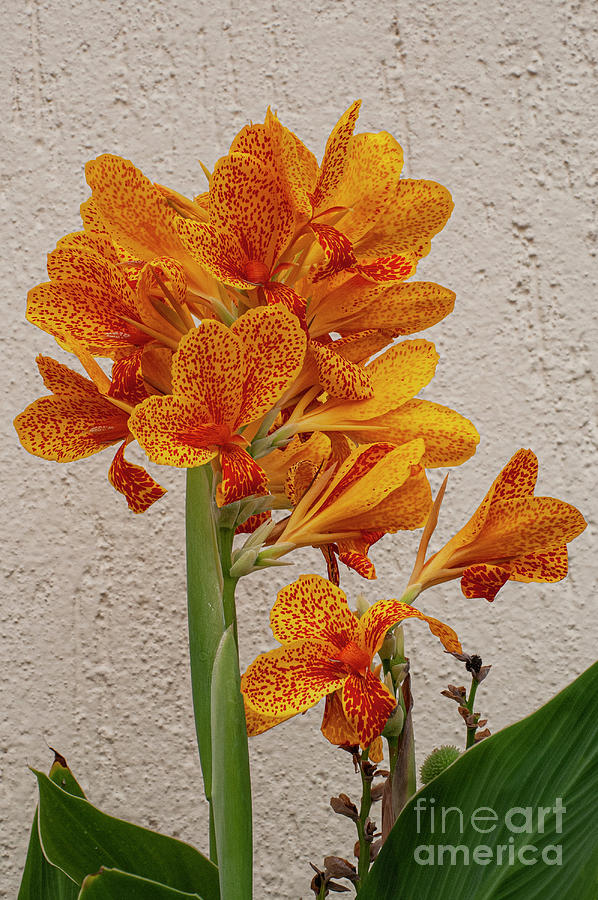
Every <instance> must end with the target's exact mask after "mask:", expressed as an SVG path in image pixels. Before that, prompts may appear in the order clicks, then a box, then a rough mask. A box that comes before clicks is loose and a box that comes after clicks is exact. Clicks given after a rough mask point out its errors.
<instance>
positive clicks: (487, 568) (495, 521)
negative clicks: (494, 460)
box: [411, 450, 586, 600]
mask: <svg viewBox="0 0 598 900" xmlns="http://www.w3.org/2000/svg"><path fill="white" fill-rule="evenodd" d="M537 476H538V460H537V457H536V456H535V454H534V453H532V451H531V450H518V451H517V453H516V454H515V455H514V456H513V457H512V459H511V460H510V461H509V462H508V463H507V465H506V466H505V467H504V469H503V470H502V472H501V473H500V474H499V475H498V477H497V478H496V479H495V481H494V482H493V484H492V486H491V487H490V490H489V491H488V493H487V494H486V496H485V497H484V499H483V500H482V502H481V504H480V506H479V507H478V509H477V510H476V511H475V513H474V514H473V516H472V517H471V519H470V520H469V522H468V523H467V524H466V525H464V527H463V528H462V529H461V530H460V531H459V532H458V533H457V534H456V535H455V536H454V537H453V538H451V540H450V541H449V542H448V544H446V545H445V546H444V547H443V548H442V550H440V551H439V552H438V553H436V554H434V556H432V557H430V559H429V560H428V562H426V563H425V565H424V566H423V568H422V569H421V570H420V571H419V572H417V571H416V572H414V574H413V576H412V578H411V581H412V582H419V583H421V584H422V585H423V587H429V586H431V585H433V584H440V583H442V582H444V581H449V580H451V579H453V578H459V577H460V578H461V590H462V591H463V593H464V595H465V596H466V597H484V598H485V599H486V600H494V598H495V597H496V595H497V593H498V591H499V590H500V589H501V587H502V586H503V585H504V584H506V582H507V581H509V580H511V581H524V582H530V581H537V582H551V581H560V580H561V579H563V578H564V577H565V576H566V574H567V544H568V543H569V541H572V540H573V539H574V538H576V537H577V536H578V535H579V534H581V532H582V531H583V530H584V528H585V527H586V522H585V520H584V518H583V516H582V515H581V513H580V512H579V510H577V509H576V508H575V507H574V506H571V505H570V504H568V503H565V502H564V501H563V500H555V499H554V498H552V497H535V496H534V488H535V485H536V479H537Z"/></svg>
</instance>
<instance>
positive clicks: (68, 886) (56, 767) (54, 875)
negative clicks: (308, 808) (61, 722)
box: [18, 750, 85, 900]
mask: <svg viewBox="0 0 598 900" xmlns="http://www.w3.org/2000/svg"><path fill="white" fill-rule="evenodd" d="M50 779H51V780H52V781H53V782H54V783H55V784H58V785H60V787H62V789H63V790H65V791H68V793H69V794H74V795H75V796H76V797H84V796H85V795H84V793H83V791H82V789H81V786H80V785H79V783H78V782H77V779H76V778H75V776H74V775H73V773H72V772H71V770H70V769H69V767H68V766H67V762H66V759H65V758H64V756H61V755H60V753H57V752H56V750H55V751H54V763H53V765H52V768H51V769H50ZM78 892H79V888H78V886H77V885H76V884H75V882H74V881H71V879H70V878H69V877H68V875H65V874H64V872H61V871H60V869H57V868H56V867H55V866H53V865H51V864H50V863H49V862H48V860H47V859H46V858H45V856H44V855H43V853H42V848H41V844H40V842H39V832H38V812H37V809H36V810H35V815H34V817H33V825H32V827H31V837H30V838H29V847H28V849H27V859H26V861H25V869H24V871H23V878H22V880H21V887H20V889H19V896H18V900H76V897H77V894H78Z"/></svg>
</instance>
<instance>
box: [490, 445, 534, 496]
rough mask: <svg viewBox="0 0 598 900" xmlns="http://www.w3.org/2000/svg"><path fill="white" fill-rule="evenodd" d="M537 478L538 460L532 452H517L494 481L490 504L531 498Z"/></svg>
mask: <svg viewBox="0 0 598 900" xmlns="http://www.w3.org/2000/svg"><path fill="white" fill-rule="evenodd" d="M537 478H538V458H537V456H536V454H535V453H534V452H533V451H532V450H523V449H521V450H518V451H517V453H515V455H514V456H512V457H511V459H510V460H509V462H508V463H507V464H506V466H505V467H504V469H503V470H502V471H501V473H500V475H499V476H498V477H497V478H496V480H495V481H494V484H493V485H492V487H493V492H492V502H493V503H494V501H495V500H517V499H520V498H523V497H531V496H532V495H533V493H534V489H535V487H536V481H537Z"/></svg>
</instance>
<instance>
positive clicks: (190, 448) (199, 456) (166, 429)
mask: <svg viewBox="0 0 598 900" xmlns="http://www.w3.org/2000/svg"><path fill="white" fill-rule="evenodd" d="M129 429H130V431H131V433H132V434H134V435H135V437H136V438H137V440H138V441H139V443H140V444H141V446H142V447H143V449H144V450H145V452H146V453H147V455H148V457H149V458H150V459H151V460H152V462H155V463H160V464H161V465H164V466H176V467H179V468H181V467H182V468H193V467H194V466H201V465H203V464H204V463H207V462H209V461H210V460H211V459H214V457H215V456H216V455H217V453H218V451H217V449H216V447H217V446H218V444H219V443H226V437H223V435H222V434H220V433H218V432H217V431H216V426H206V424H205V422H204V420H203V419H202V417H201V416H200V415H198V410H197V407H196V406H194V405H193V404H192V403H189V402H188V401H185V400H183V399H179V398H177V397H155V396H154V397H149V398H148V399H147V400H144V402H143V403H141V404H140V405H139V406H136V407H135V409H134V410H133V412H132V413H131V417H130V419H129Z"/></svg>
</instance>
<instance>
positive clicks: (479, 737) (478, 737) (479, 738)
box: [474, 728, 491, 744]
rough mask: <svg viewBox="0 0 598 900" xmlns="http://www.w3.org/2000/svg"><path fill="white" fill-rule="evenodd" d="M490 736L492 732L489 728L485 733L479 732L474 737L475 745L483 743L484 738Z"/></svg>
mask: <svg viewBox="0 0 598 900" xmlns="http://www.w3.org/2000/svg"><path fill="white" fill-rule="evenodd" d="M490 734H491V732H490V729H489V728H485V729H484V731H478V733H477V734H476V736H475V737H474V741H475V743H476V744H477V743H479V741H483V740H484V738H487V737H490Z"/></svg>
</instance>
